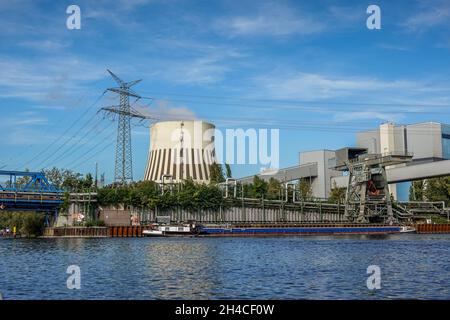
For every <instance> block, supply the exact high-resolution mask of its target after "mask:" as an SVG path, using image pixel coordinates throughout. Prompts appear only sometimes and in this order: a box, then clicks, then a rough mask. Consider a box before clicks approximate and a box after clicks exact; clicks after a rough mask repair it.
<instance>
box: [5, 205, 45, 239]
mask: <svg viewBox="0 0 450 320" xmlns="http://www.w3.org/2000/svg"><path fill="white" fill-rule="evenodd" d="M44 222H45V216H44V214H42V213H36V212H8V211H7V212H2V214H0V229H1V230H4V229H9V230H11V233H12V230H13V228H14V227H16V232H17V234H20V235H21V236H24V237H38V236H40V235H42V232H43V230H44Z"/></svg>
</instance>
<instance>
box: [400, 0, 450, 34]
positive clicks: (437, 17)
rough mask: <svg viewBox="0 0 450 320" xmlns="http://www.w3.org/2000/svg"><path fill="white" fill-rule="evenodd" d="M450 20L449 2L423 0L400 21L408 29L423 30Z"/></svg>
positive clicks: (447, 22)
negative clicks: (423, 0)
mask: <svg viewBox="0 0 450 320" xmlns="http://www.w3.org/2000/svg"><path fill="white" fill-rule="evenodd" d="M449 22H450V3H449V2H448V1H440V0H438V1H425V2H421V3H419V7H418V9H417V10H416V11H415V12H414V14H412V15H410V16H408V18H407V19H406V20H405V21H403V22H402V23H401V25H402V26H403V27H404V28H406V29H407V30H409V31H425V30H426V29H429V28H432V27H436V26H439V25H442V24H449Z"/></svg>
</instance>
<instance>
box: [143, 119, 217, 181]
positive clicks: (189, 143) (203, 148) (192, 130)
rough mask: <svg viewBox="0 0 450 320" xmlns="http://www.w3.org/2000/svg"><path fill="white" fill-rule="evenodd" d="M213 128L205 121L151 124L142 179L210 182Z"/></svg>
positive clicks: (213, 149) (212, 159) (213, 148)
mask: <svg viewBox="0 0 450 320" xmlns="http://www.w3.org/2000/svg"><path fill="white" fill-rule="evenodd" d="M214 131H215V126H214V125H213V124H211V123H208V122H205V121H196V120H187V121H182V120H176V121H161V122H157V123H155V124H153V125H152V126H151V127H150V150H149V154H148V163H147V168H146V170H145V175H144V180H149V181H155V182H158V183H161V182H164V181H165V182H169V181H172V182H180V181H182V180H185V179H192V180H194V181H195V182H199V183H209V181H210V165H211V164H212V163H214V162H215V146H214ZM163 180H164V181H163Z"/></svg>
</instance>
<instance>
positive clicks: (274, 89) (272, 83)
mask: <svg viewBox="0 0 450 320" xmlns="http://www.w3.org/2000/svg"><path fill="white" fill-rule="evenodd" d="M256 82H257V83H259V85H261V86H262V87H263V88H264V89H265V90H266V91H264V92H269V93H270V94H271V95H272V96H274V97H277V98H281V97H284V98H297V99H304V100H321V99H326V98H335V97H345V96H351V95H354V94H355V93H364V92H376V91H380V90H406V89H417V90H419V89H421V90H424V88H422V87H421V85H420V84H419V83H416V82H413V81H409V80H394V81H382V80H378V79H373V78H364V77H338V76H329V75H321V74H315V73H305V72H297V73H289V72H286V73H282V74H281V75H276V74H269V75H267V76H264V77H258V78H256Z"/></svg>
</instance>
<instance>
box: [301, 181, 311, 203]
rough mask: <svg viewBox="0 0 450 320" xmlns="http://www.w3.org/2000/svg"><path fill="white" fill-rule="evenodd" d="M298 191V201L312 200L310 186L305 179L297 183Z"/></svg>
mask: <svg viewBox="0 0 450 320" xmlns="http://www.w3.org/2000/svg"><path fill="white" fill-rule="evenodd" d="M298 190H299V196H300V199H302V200H303V201H307V200H311V199H312V198H313V193H312V188H311V184H310V183H309V181H308V180H306V179H300V182H299V183H298Z"/></svg>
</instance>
